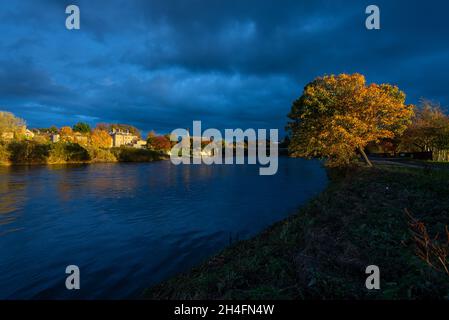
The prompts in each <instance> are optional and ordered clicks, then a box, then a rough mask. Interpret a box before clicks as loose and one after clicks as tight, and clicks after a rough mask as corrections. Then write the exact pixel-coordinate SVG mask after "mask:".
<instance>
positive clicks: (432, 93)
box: [0, 0, 449, 133]
mask: <svg viewBox="0 0 449 320" xmlns="http://www.w3.org/2000/svg"><path fill="white" fill-rule="evenodd" d="M70 4H75V5H77V6H79V8H80V11H81V28H80V30H67V29H66V27H65V20H66V18H67V16H68V15H67V14H66V13H65V8H66V7H67V6H68V5H70ZM370 4H375V5H377V6H379V8H380V12H381V16H380V19H381V29H380V30H367V29H366V27H365V19H366V17H367V15H366V14H365V8H366V7H367V6H368V5H370ZM448 12H449V2H448V1H445V0H440V1H435V0H426V1H411V0H408V1H391V0H386V1H379V0H371V1H361V0H360V1H355V0H331V1H330V0H329V1H320V0H313V1H312V0H307V1H305V0H303V1H301V0H292V1H289V0H273V1H265V0H255V1H252V0H251V1H250V0H237V1H234V0H226V1H224V0H220V1H216V0H203V1H197V0H179V1H169V0H154V1H149V0H145V1H137V0H96V1H90V0H88V1H73V0H70V1H61V0H32V1H31V0H20V1H19V0H9V1H2V2H1V4H0V34H1V37H0V110H4V111H10V112H13V113H14V114H15V115H17V116H19V117H21V118H24V119H25V120H26V121H27V124H28V126H29V127H31V128H34V127H48V126H51V125H56V126H58V127H61V126H64V125H73V124H75V123H76V122H78V121H85V122H87V123H89V124H90V125H95V123H98V122H114V123H116V122H117V123H127V124H132V125H134V126H136V127H138V128H139V129H141V130H142V131H143V132H147V131H149V130H152V129H153V130H156V132H159V133H167V132H170V131H171V130H173V129H175V128H188V127H192V121H193V120H201V121H202V123H203V129H206V128H218V129H225V128H243V129H245V128H255V129H256V128H278V129H280V130H283V129H284V127H285V125H286V123H287V121H288V118H287V114H288V112H289V110H290V108H291V104H292V102H293V101H294V100H295V99H296V98H298V97H299V96H300V95H301V93H302V90H303V88H304V86H305V85H306V84H307V83H308V82H310V81H312V80H313V79H314V78H316V77H318V76H322V75H325V74H339V73H355V72H358V73H362V74H364V75H365V76H366V78H367V81H368V82H376V83H391V84H395V85H398V86H399V88H400V89H401V90H403V91H404V92H405V93H406V95H407V103H414V104H415V103H418V101H419V99H420V98H427V99H431V100H433V101H435V102H439V103H440V104H441V105H442V106H443V107H447V106H448V105H449V22H447V19H446V18H447V14H448ZM281 132H282V131H281Z"/></svg>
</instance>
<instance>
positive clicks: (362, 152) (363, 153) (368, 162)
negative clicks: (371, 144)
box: [359, 148, 373, 167]
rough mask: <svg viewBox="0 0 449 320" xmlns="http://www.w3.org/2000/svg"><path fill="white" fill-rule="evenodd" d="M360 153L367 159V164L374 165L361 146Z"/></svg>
mask: <svg viewBox="0 0 449 320" xmlns="http://www.w3.org/2000/svg"><path fill="white" fill-rule="evenodd" d="M359 151H360V153H361V154H362V156H363V158H364V159H365V161H366V164H367V165H368V167H372V166H373V164H372V163H371V161H369V159H368V156H367V155H366V153H365V151H364V150H363V148H359Z"/></svg>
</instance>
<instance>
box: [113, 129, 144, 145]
mask: <svg viewBox="0 0 449 320" xmlns="http://www.w3.org/2000/svg"><path fill="white" fill-rule="evenodd" d="M109 135H110V136H111V138H112V146H113V147H121V146H133V145H134V144H135V143H134V142H135V141H139V137H137V136H136V135H133V134H132V133H130V132H129V131H128V130H126V131H122V130H117V129H112V131H111V132H110V133H109Z"/></svg>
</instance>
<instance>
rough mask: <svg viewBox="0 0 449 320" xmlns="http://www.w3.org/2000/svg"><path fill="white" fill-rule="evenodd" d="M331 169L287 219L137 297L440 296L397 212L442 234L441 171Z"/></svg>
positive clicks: (438, 282) (445, 201)
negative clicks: (372, 272) (327, 179)
mask: <svg viewBox="0 0 449 320" xmlns="http://www.w3.org/2000/svg"><path fill="white" fill-rule="evenodd" d="M330 175H331V176H333V177H332V178H333V179H332V182H331V183H330V185H329V186H328V188H327V189H326V190H325V191H324V192H322V193H321V194H320V195H319V196H317V197H316V198H315V199H314V200H312V201H311V202H310V203H309V204H308V205H306V206H305V207H303V208H302V209H301V210H299V212H298V213H297V214H296V215H294V216H291V217H290V218H288V219H286V220H284V221H281V222H279V223H277V224H275V225H273V226H272V227H271V228H269V229H267V230H266V231H264V232H263V233H261V234H260V235H258V236H256V237H255V238H252V239H250V240H246V241H241V242H239V243H237V244H235V245H233V246H231V247H229V248H227V249H225V250H224V251H222V252H220V253H219V254H217V255H215V256H214V257H212V258H210V259H209V260H207V261H205V262H204V263H203V264H201V265H200V266H198V267H196V268H195V269H193V270H191V271H190V272H188V273H185V274H181V275H178V276H175V277H174V278H171V279H169V280H167V281H165V282H163V283H161V284H159V285H157V286H154V287H152V288H150V289H148V290H146V292H145V293H144V296H145V297H146V298H149V299H416V298H419V299H420V298H436V299H442V298H447V297H448V294H449V275H448V274H446V273H445V272H444V270H442V269H443V268H441V265H439V264H438V261H436V262H435V261H434V260H432V258H431V259H430V261H429V262H431V263H432V262H433V265H434V266H435V268H433V267H431V266H430V265H429V263H427V262H424V261H423V260H422V259H420V258H419V257H418V256H417V254H416V249H417V242H416V241H415V240H414V239H413V233H412V231H413V229H412V227H411V224H410V223H411V222H413V221H412V220H411V218H410V217H409V216H408V215H407V214H406V213H405V209H408V211H409V212H410V213H411V214H412V215H413V216H414V218H415V219H418V220H419V221H422V222H423V223H424V225H425V226H426V228H427V231H428V232H429V234H430V238H433V237H434V236H435V235H436V234H437V233H439V234H440V235H441V236H440V238H441V239H442V240H445V231H444V227H445V225H449V215H448V208H449V188H447V181H449V173H448V171H445V170H432V169H418V168H402V167H397V166H387V165H381V166H378V167H376V168H372V169H368V168H359V169H357V170H353V171H351V173H348V174H346V175H336V174H335V173H334V172H332V173H331V174H330ZM415 222H416V221H415ZM415 225H416V224H415ZM443 242H444V241H441V243H440V245H441V246H443V247H444V245H445V244H444V243H443ZM372 264H374V265H377V266H379V268H380V272H381V290H377V291H376V290H374V291H368V290H367V289H366V288H365V280H366V277H367V275H366V274H365V268H366V266H368V265H372ZM437 269H439V270H437Z"/></svg>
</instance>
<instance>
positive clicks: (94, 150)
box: [0, 141, 167, 166]
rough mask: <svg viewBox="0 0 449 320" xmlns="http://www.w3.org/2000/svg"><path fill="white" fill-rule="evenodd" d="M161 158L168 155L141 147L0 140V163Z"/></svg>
mask: <svg viewBox="0 0 449 320" xmlns="http://www.w3.org/2000/svg"><path fill="white" fill-rule="evenodd" d="M163 159H167V156H166V155H164V154H161V153H159V152H156V151H152V150H148V149H143V148H140V149H138V148H131V147H120V148H98V147H93V146H85V145H80V144H78V143H71V142H58V143H36V142H33V141H17V142H11V143H8V144H6V143H1V142H0V165H1V166H11V165H46V164H50V165H52V164H89V163H114V162H151V161H157V160H163Z"/></svg>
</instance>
